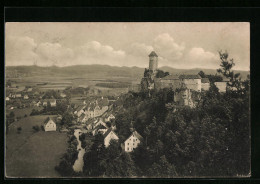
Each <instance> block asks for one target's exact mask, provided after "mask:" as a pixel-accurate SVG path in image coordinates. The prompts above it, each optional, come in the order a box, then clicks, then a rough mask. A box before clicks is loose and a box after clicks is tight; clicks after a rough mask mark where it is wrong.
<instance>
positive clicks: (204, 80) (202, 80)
mask: <svg viewBox="0 0 260 184" xmlns="http://www.w3.org/2000/svg"><path fill="white" fill-rule="evenodd" d="M201 83H209V79H208V78H202V79H201Z"/></svg>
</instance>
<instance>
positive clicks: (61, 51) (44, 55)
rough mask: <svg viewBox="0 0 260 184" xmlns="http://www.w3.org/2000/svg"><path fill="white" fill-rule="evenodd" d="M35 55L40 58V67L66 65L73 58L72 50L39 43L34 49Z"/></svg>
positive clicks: (59, 45) (52, 44)
mask: <svg viewBox="0 0 260 184" xmlns="http://www.w3.org/2000/svg"><path fill="white" fill-rule="evenodd" d="M35 53H36V54H37V55H38V56H39V58H40V62H39V64H40V65H41V64H44V65H53V64H55V65H66V64H68V63H70V62H71V60H72V59H73V57H74V51H73V50H72V49H70V48H66V47H64V46H62V45H61V44H59V43H49V42H45V43H41V44H39V45H38V47H37V48H36V50H35Z"/></svg>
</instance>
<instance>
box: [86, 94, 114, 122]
mask: <svg viewBox="0 0 260 184" xmlns="http://www.w3.org/2000/svg"><path fill="white" fill-rule="evenodd" d="M108 104H109V101H108V99H107V98H103V97H102V98H101V99H98V100H96V101H95V102H91V103H89V105H88V106H87V107H86V108H85V114H86V115H87V116H88V117H89V118H95V117H99V116H101V115H102V114H104V113H105V112H106V111H107V110H108Z"/></svg>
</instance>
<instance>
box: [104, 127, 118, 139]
mask: <svg viewBox="0 0 260 184" xmlns="http://www.w3.org/2000/svg"><path fill="white" fill-rule="evenodd" d="M110 132H113V133H114V134H115V135H116V133H115V132H114V131H113V130H112V128H109V129H108V130H107V131H106V133H105V134H104V138H106V137H107V136H108V134H110ZM116 136H117V135H116ZM117 137H118V136H117Z"/></svg>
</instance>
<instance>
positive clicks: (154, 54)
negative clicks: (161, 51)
mask: <svg viewBox="0 0 260 184" xmlns="http://www.w3.org/2000/svg"><path fill="white" fill-rule="evenodd" d="M152 56H155V57H158V55H157V54H156V53H155V52H154V51H152V52H151V53H150V54H149V57H152Z"/></svg>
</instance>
